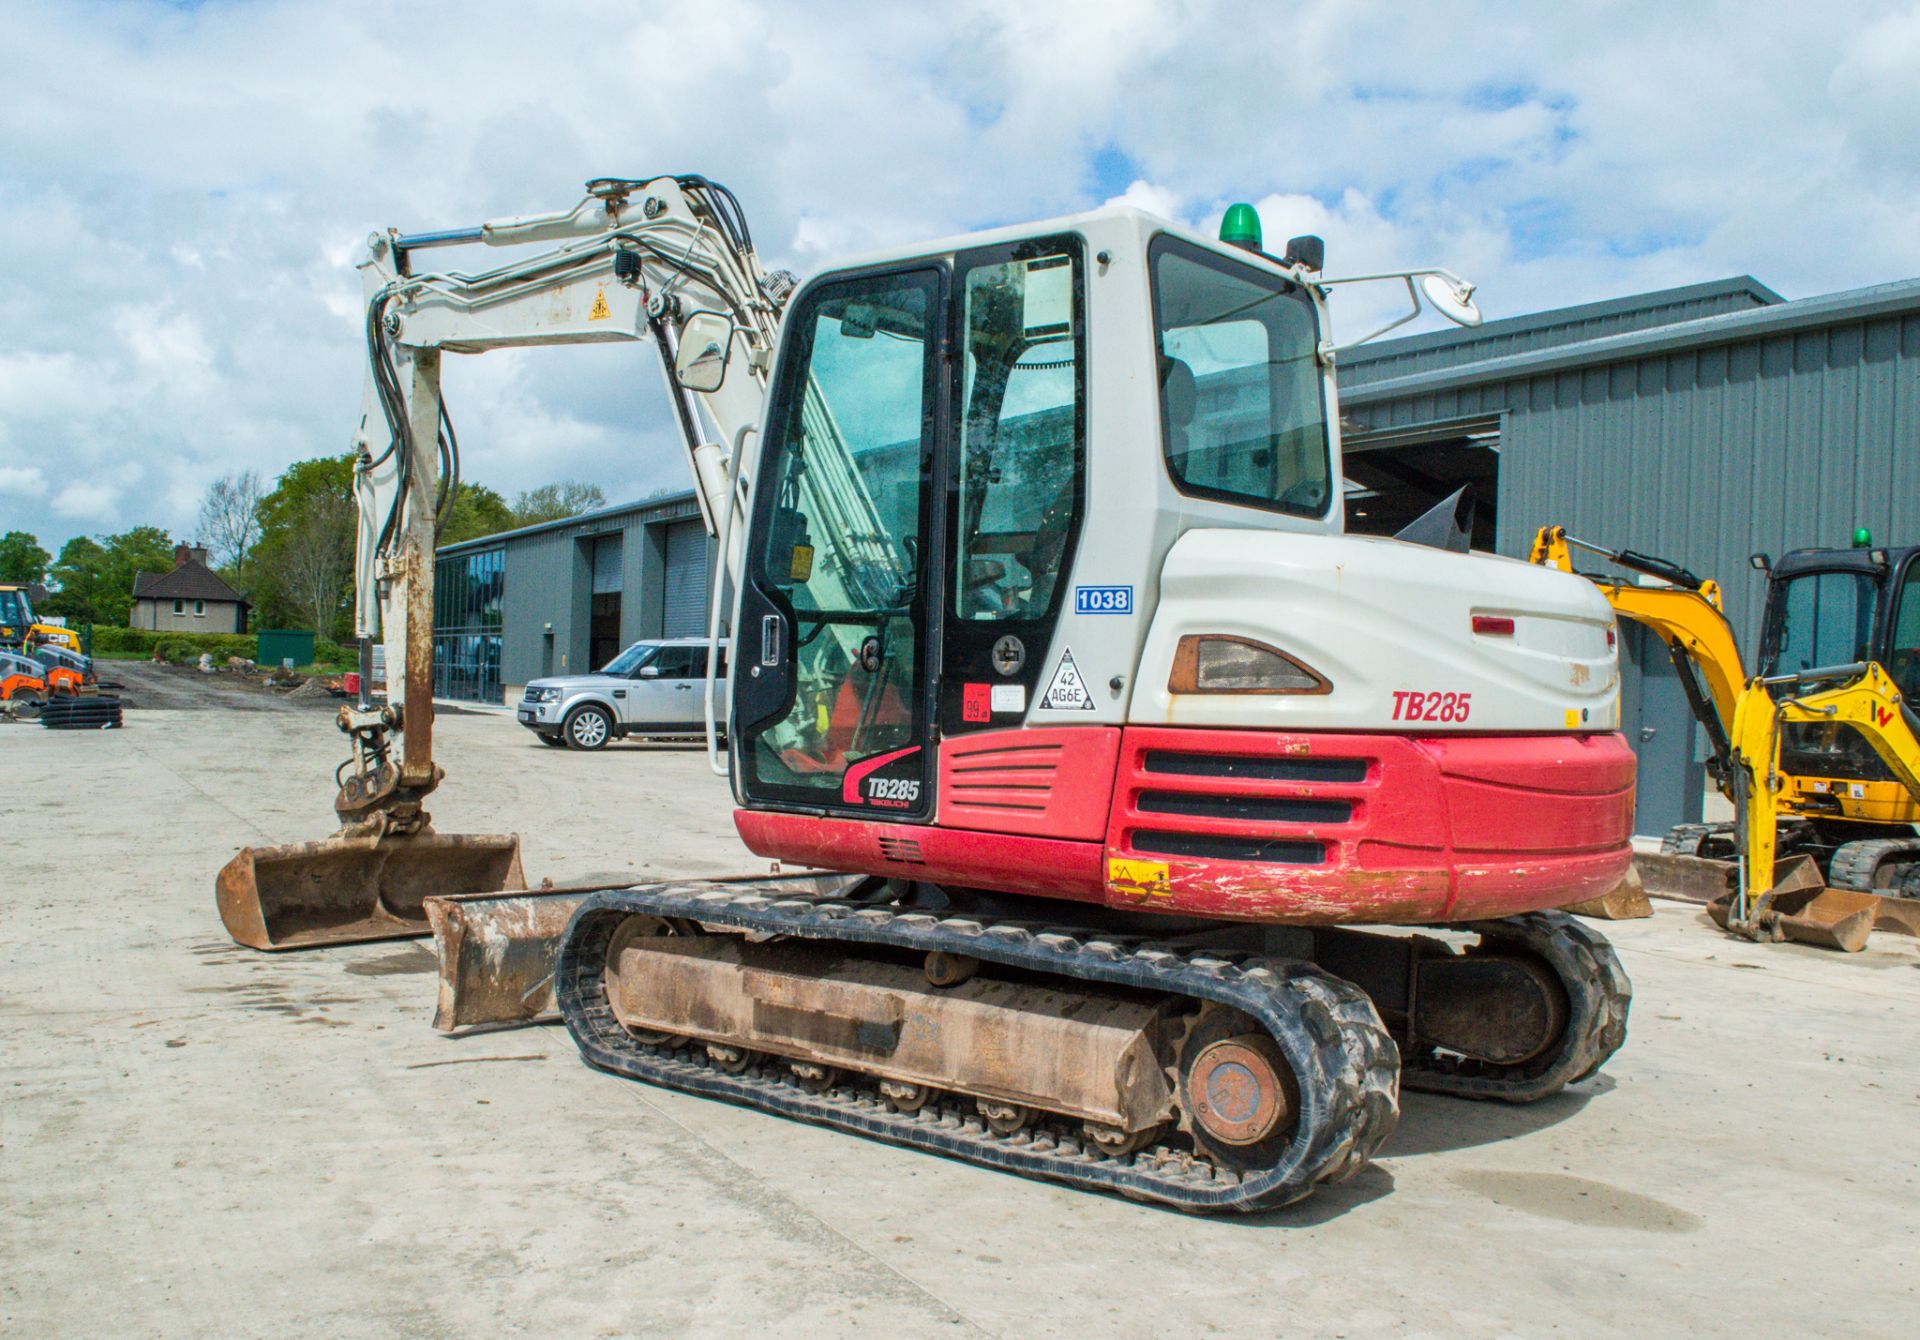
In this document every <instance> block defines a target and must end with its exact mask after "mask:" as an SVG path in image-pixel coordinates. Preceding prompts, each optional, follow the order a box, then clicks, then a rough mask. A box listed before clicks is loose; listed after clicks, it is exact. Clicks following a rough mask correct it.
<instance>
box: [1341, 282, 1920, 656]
mask: <svg viewBox="0 0 1920 1340" xmlns="http://www.w3.org/2000/svg"><path fill="white" fill-rule="evenodd" d="M1483 329H1486V328H1483ZM1468 342H1469V343H1472V341H1468ZM1342 378H1343V385H1342V391H1341V413H1342V417H1343V418H1344V419H1346V420H1347V421H1348V423H1349V425H1350V426H1349V429H1348V432H1349V435H1350V437H1351V438H1352V440H1353V441H1354V442H1355V443H1356V444H1364V443H1365V441H1366V440H1367V438H1368V437H1369V436H1371V435H1374V434H1382V433H1389V432H1390V433H1393V434H1394V435H1395V436H1396V437H1398V438H1400V439H1401V440H1406V439H1408V438H1412V437H1417V436H1418V430H1419V428H1420V426H1421V425H1423V424H1435V425H1438V424H1441V423H1444V422H1446V421H1457V420H1460V419H1470V418H1482V417H1487V416H1494V417H1497V418H1498V420H1499V423H1500V436H1499V442H1500V477H1499V499H1498V529H1497V537H1498V538H1497V541H1496V547H1497V548H1498V549H1499V550H1500V552H1502V553H1507V554H1513V555H1516V556H1524V554H1525V553H1526V549H1527V545H1528V543H1529V541H1530V540H1531V539H1532V536H1533V532H1534V529H1535V528H1536V527H1538V526H1540V525H1544V524H1547V523H1549V522H1560V523H1563V524H1565V525H1566V526H1567V527H1568V529H1569V530H1570V531H1572V532H1573V533H1574V534H1576V535H1579V536H1581V537H1582V538H1585V539H1589V540H1593V541H1595V542H1597V543H1602V544H1605V545H1607V546H1609V547H1612V548H1619V547H1631V548H1634V549H1638V550H1641V551H1643V552H1646V553H1651V554H1657V555H1660V556H1661V557H1664V558H1670V559H1673V560H1675V561H1677V562H1679V563H1682V564H1684V565H1685V566H1687V567H1689V568H1691V569H1692V570H1693V571H1695V572H1697V573H1699V574H1701V575H1702V576H1712V577H1715V578H1717V579H1719V581H1720V582H1721V583H1722V585H1723V587H1724V588H1725V590H1726V595H1727V613H1728V615H1729V617H1730V618H1731V619H1732V621H1733V625H1734V628H1735V631H1736V632H1737V633H1738V634H1739V635H1740V637H1741V639H1742V645H1744V646H1752V645H1754V643H1755V641H1756V640H1757V634H1758V627H1757V623H1758V616H1759V612H1760V604H1761V600H1762V598H1763V596H1764V588H1765V579H1764V577H1763V576H1762V575H1761V574H1759V573H1757V572H1755V571H1753V570H1752V569H1751V568H1750V567H1749V565H1748V561H1747V560H1748V556H1749V555H1750V554H1752V553H1754V552H1756V551H1762V550H1764V551H1766V552H1768V553H1771V554H1779V553H1780V552H1782V551H1784V550H1786V549H1790V548H1797V547H1802V546H1809V545H1845V544H1847V543H1848V542H1849V540H1850V538H1851V536H1852V533H1853V530H1854V528H1855V527H1856V526H1866V527H1868V528H1870V529H1871V530H1872V531H1873V533H1874V536H1875V538H1876V539H1879V540H1882V541H1884V542H1887V543H1896V544H1897V543H1902V542H1905V543H1913V542H1914V541H1916V540H1920V280H1915V281H1910V282H1907V283H1902V284H1891V285H1883V286H1880V287H1878V288H1873V289H1864V290H1859V291H1857V292H1854V293H1842V294H1834V295H1830V296H1828V297H1823V298H1810V299H1806V300H1803V301H1799V302H1792V303H1781V304H1778V305H1775V306H1768V307H1762V308H1757V309H1754V310H1750V311H1747V312H1734V313H1728V314H1723V315H1720V316H1715V317H1709V318H1706V319H1702V320H1693V321H1686V322H1680V323H1675V324H1672V325H1668V326H1664V327H1659V328H1654V329H1650V330H1645V331H1641V332H1636V333H1630V334H1625V335H1617V336H1611V337H1605V338H1601V339H1598V340H1589V341H1584V342H1580V343H1575V344H1570V345H1564V346H1561V347H1558V348H1552V349H1546V350H1542V351H1538V352H1533V353H1528V354H1521V355H1516V356H1511V357H1504V358H1495V359H1489V360H1487V361H1485V362H1473V363H1467V364H1462V365H1458V366H1455V367H1452V368H1443V369H1438V370H1435V371H1431V372H1427V373H1420V374H1414V375H1411V376H1406V377H1398V378H1394V379H1392V380H1388V381H1382V382H1375V383H1371V384H1367V385H1363V386H1359V387H1355V388H1353V389H1351V390H1349V389H1348V388H1347V387H1346V386H1345V385H1344V372H1343V374H1342Z"/></svg>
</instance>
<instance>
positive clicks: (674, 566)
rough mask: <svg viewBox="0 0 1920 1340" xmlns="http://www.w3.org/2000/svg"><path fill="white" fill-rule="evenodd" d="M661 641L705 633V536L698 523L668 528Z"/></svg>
mask: <svg viewBox="0 0 1920 1340" xmlns="http://www.w3.org/2000/svg"><path fill="white" fill-rule="evenodd" d="M660 629H661V635H662V636H663V637H699V636H700V635H701V634H703V633H705V632H706V631H707V532H706V528H705V527H704V526H702V525H701V524H700V523H699V522H698V521H680V522H676V523H675V524H673V525H671V526H668V527H667V594H666V602H665V604H664V606H663V607H662V611H661V617H660Z"/></svg>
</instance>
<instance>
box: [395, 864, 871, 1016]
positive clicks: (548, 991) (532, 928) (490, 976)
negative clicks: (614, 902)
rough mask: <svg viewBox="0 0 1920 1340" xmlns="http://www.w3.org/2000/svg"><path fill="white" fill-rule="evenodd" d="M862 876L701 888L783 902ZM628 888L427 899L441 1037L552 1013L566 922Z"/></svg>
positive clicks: (820, 894) (826, 893) (782, 878)
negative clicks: (593, 901)
mask: <svg viewBox="0 0 1920 1340" xmlns="http://www.w3.org/2000/svg"><path fill="white" fill-rule="evenodd" d="M860 880H861V876H858V875H829V874H820V873H817V872H810V871H799V872H793V871H789V872H788V873H786V874H784V875H731V876H726V877H723V878H720V879H715V880H711V881H702V882H703V883H712V884H714V885H716V886H720V887H725V886H729V885H739V884H745V883H757V884H763V885H765V886H766V888H767V889H768V890H769V892H770V893H772V894H775V895H777V896H781V897H810V898H832V897H841V896H844V895H845V894H846V893H847V892H848V891H850V890H851V889H852V888H853V887H854V886H855V885H857V884H859V883H860ZM632 887H635V886H634V885H631V884H625V883H623V884H587V885H577V886H574V887H571V888H554V887H552V886H551V885H543V886H542V887H541V888H538V889H533V890H529V891H527V892H524V893H512V892H506V893H456V894H435V895H432V896H429V897H428V898H427V899H426V915H427V919H428V921H430V922H431V923H432V925H433V941H434V949H435V951H436V952H437V954H438V956H439V959H440V996H439V1001H438V1003H437V1004H436V1005H435V1007H434V1012H433V1026H434V1028H436V1029H438V1030H439V1031H440V1032H442V1033H453V1032H456V1031H458V1030H460V1029H463V1028H477V1027H482V1026H486V1025H498V1024H527V1023H532V1022H534V1021H535V1020H538V1019H543V1018H546V1017H548V1016H550V1015H552V1014H553V1013H554V1009H555V1007H554V1001H553V967H554V961H555V959H556V958H557V956H558V955H559V952H560V940H561V938H562V937H563V936H564V935H565V934H566V930H567V923H568V922H569V921H571V920H572V919H573V914H574V912H575V911H576V910H577V909H578V908H579V906H580V904H581V903H583V902H585V901H586V900H587V897H588V895H589V894H594V893H599V892H601V891H602V890H604V889H624V888H632Z"/></svg>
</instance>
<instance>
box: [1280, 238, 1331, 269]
mask: <svg viewBox="0 0 1920 1340" xmlns="http://www.w3.org/2000/svg"><path fill="white" fill-rule="evenodd" d="M1280 259H1281V260H1283V261H1285V262H1286V263H1287V264H1288V265H1304V266H1306V267H1307V269H1309V270H1313V271H1316V272H1317V271H1320V270H1324V269H1326V268H1327V244H1326V243H1325V242H1324V241H1323V240H1321V239H1320V238H1317V237H1315V236H1314V235H1313V234H1312V233H1308V234H1306V235H1305V236H1303V237H1290V238H1288V239H1287V251H1286V254H1285V255H1283V256H1282V257H1281V258H1280Z"/></svg>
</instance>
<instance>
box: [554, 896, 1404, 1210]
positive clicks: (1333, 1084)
mask: <svg viewBox="0 0 1920 1340" xmlns="http://www.w3.org/2000/svg"><path fill="white" fill-rule="evenodd" d="M633 915H647V916H655V917H663V918H669V919H685V920H690V921H696V922H701V923H704V924H707V925H717V926H728V927H735V928H739V929H742V930H750V931H759V932H764V933H770V934H775V935H787V936H799V937H804V938H808V939H821V940H833V941H838V942H842V943H852V944H873V945H894V946H898V947H901V948H905V949H910V950H914V951H917V952H928V951H933V950H940V951H944V952H946V953H950V954H964V955H969V956H971V957H973V958H977V959H982V960H986V961H990V962H994V963H1001V964H1006V965H1008V966H1011V967H1016V968H1022V969H1026V970H1029V971H1032V972H1036V973H1044V974H1050V975H1053V976H1056V977H1062V978H1074V979H1078V980H1081V981H1086V982H1101V983H1111V984H1114V985H1117V986H1126V987H1135V988H1139V989H1142V990H1146V991H1152V992H1158V993H1163V994H1166V995H1172V996H1182V997H1189V998H1193V999H1198V1000H1211V1001H1218V1002H1219V1003H1221V1004H1223V1005H1226V1006H1229V1007H1231V1008H1234V1009H1237V1010H1241V1011H1243V1012H1245V1013H1246V1014H1248V1015H1250V1016H1252V1017H1253V1018H1254V1019H1255V1020H1257V1021H1258V1022H1259V1023H1260V1025H1261V1026H1262V1027H1263V1028H1265V1029H1266V1030H1267V1031H1268V1032H1270V1033H1271V1034H1272V1035H1273V1038H1274V1041H1275V1042H1276V1043H1278V1044H1279V1046H1280V1050H1281V1053H1282V1055H1284V1056H1285V1057H1286V1059H1287V1062H1288V1063H1289V1064H1290V1065H1291V1066H1292V1067H1293V1069H1294V1072H1295V1074H1296V1076H1297V1077H1298V1079H1299V1082H1300V1116H1299V1124H1298V1127H1297V1129H1296V1132H1295V1136H1294V1139H1293V1141H1292V1142H1291V1143H1290V1144H1289V1145H1288V1146H1287V1148H1286V1149H1285V1150H1284V1151H1282V1153H1281V1154H1280V1156H1279V1157H1278V1159H1276V1161H1275V1162H1274V1163H1273V1164H1272V1165H1271V1166H1269V1167H1266V1168H1261V1169H1256V1170H1252V1171H1237V1170H1234V1169H1231V1168H1228V1167H1225V1166H1223V1165H1219V1164H1216V1163H1215V1162H1213V1161H1212V1160H1210V1159H1208V1158H1206V1157H1205V1156H1203V1155H1200V1154H1198V1153H1196V1152H1195V1151H1193V1150H1191V1149H1189V1148H1186V1147H1185V1143H1184V1141H1183V1140H1182V1141H1180V1142H1179V1143H1177V1144H1176V1143H1173V1142H1172V1141H1171V1140H1170V1141H1169V1143H1164V1144H1160V1145H1157V1146H1154V1147H1152V1148H1149V1149H1145V1150H1141V1151H1139V1152H1138V1153H1134V1154H1129V1155H1125V1156H1122V1157H1118V1158H1114V1157H1109V1156H1107V1155H1105V1154H1102V1153H1099V1152H1097V1151H1096V1150H1094V1148H1093V1147H1092V1145H1091V1142H1089V1141H1086V1140H1084V1139H1081V1138H1079V1136H1078V1133H1077V1130H1078V1127H1077V1123H1063V1122H1060V1121H1043V1122H1042V1123H1041V1124H1040V1125H1039V1126H1037V1127H1029V1128H1028V1129H1027V1130H1024V1131H1021V1132H1018V1133H1016V1134H1014V1135H1011V1136H997V1135H994V1134H992V1133H991V1132H989V1131H988V1130H987V1129H986V1127H985V1125H984V1123H983V1122H982V1121H981V1119H980V1118H979V1117H978V1116H977V1115H976V1114H974V1113H973V1112H972V1110H971V1107H972V1105H971V1102H970V1101H963V1100H960V1099H958V1098H954V1099H952V1100H949V1101H944V1102H940V1103H935V1104H929V1105H928V1106H927V1107H925V1108H923V1109H921V1110H920V1111H919V1112H917V1113H912V1114H902V1113H897V1112H895V1111H893V1110H892V1108H890V1107H889V1106H888V1105H887V1104H886V1103H885V1101H884V1100H882V1099H881V1098H879V1097H878V1096H876V1095H875V1094H874V1093H873V1092H872V1091H871V1090H870V1089H867V1088H865V1087H863V1086H861V1085H859V1084H857V1083H848V1084H843V1085H841V1086H839V1087H836V1088H833V1089H829V1090H827V1091H826V1092H824V1093H812V1092H809V1091H807V1090H806V1089H804V1088H802V1087H801V1086H800V1085H799V1084H798V1083H797V1082H796V1081H795V1080H793V1079H792V1078H791V1077H790V1076H789V1075H788V1074H787V1072H786V1069H785V1066H784V1065H780V1064H776V1063H762V1064H759V1065H756V1066H755V1067H754V1068H752V1069H749V1070H748V1071H746V1072H745V1073H742V1074H738V1075H729V1074H726V1073H724V1072H722V1071H721V1070H719V1069H718V1068H717V1067H715V1066H713V1065H712V1064H710V1063H709V1062H708V1060H707V1058H706V1055H705V1052H704V1050H703V1049H701V1048H698V1047H693V1048H686V1049H683V1050H669V1049H665V1048H656V1047H651V1046H648V1045H646V1044H644V1043H642V1042H641V1041H639V1040H638V1039H636V1038H634V1037H633V1036H632V1035H631V1034H629V1033H628V1032H627V1030H626V1029H625V1028H624V1027H622V1026H621V1024H620V1022H619V1020H617V1019H616V1018H615V1017H614V1014H613V1010H612V1008H611V1006H610V1005H609V1004H608V1002H607V997H606V983H605V975H606V962H607V945H608V941H609V940H610V938H611V936H612V934H613V932H614V929H615V928H616V927H617V926H618V925H619V924H620V923H621V921H623V920H624V919H625V918H627V917H629V916H633ZM554 994H555V996H556V997H557V999H558V1001H559V1006H560V1012H561V1014H562V1016H563V1017H564V1018H565V1020H566V1024H567V1029H568V1031H569V1032H570V1033H571V1034H572V1035H573V1038H574V1041H575V1043H576V1044H578V1046H579V1048H580V1052H581V1055H582V1056H583V1057H584V1058H585V1059H586V1060H587V1062H588V1064H590V1065H593V1066H597V1067H599V1068H600V1069H602V1070H606V1071H610V1072H611V1073H613V1074H617V1075H622V1076H625V1077H627V1078H630V1079H638V1080H645V1081H647V1082H649V1083H652V1084H659V1085H662V1086H664V1087H667V1088H672V1089H679V1090H682V1091H684V1092H687V1093H694V1094H700V1095H703V1096H706V1097H710V1098H718V1099H722V1100H724V1101H727V1102H732V1103H739V1104H741V1105H743V1106H748V1107H755V1108H759V1109H762V1110H764V1111H768V1112H773V1113H776V1114H778V1115H780V1116H786V1117H792V1118H795V1119H797V1120H800V1121H807V1122H812V1123H815V1124H817V1125H822V1126H831V1127H834V1128H836V1129H839V1130H843V1131H848V1132H851V1133H853V1134H857V1135H865V1136H869V1137H871V1138H873V1139H877V1140H885V1141H888V1142H890V1143H893V1144H899V1145H909V1146H912V1147H914V1148H918V1149H926V1150H930V1151H932V1152H935V1153H939V1154H944V1155H947V1156H948V1157H951V1158H959V1159H965V1160H967V1161H969V1162H973V1163H981V1164H985V1165H987V1166H989V1167H993V1168H999V1169H1003V1170H1005V1171H1007V1172H1014V1173H1020V1174H1023V1175H1025V1176H1029V1177H1039V1178H1046V1179H1049V1180H1053V1181H1058V1182H1065V1183H1069V1184H1072V1185H1075V1186H1080V1187H1086V1188H1090V1189H1094V1190H1101V1191H1109V1192H1115V1193H1118V1194H1120V1195H1123V1196H1128V1197H1132V1198H1134V1199H1138V1200H1145V1201H1152V1202H1157V1203H1159V1204H1163V1205H1169V1206H1174V1207H1177V1208H1179V1209H1183V1210H1192V1211H1198V1212H1203V1213H1214V1212H1220V1211H1239V1212H1249V1211H1255V1210H1265V1209H1271V1208H1273V1207H1275V1206H1279V1205H1285V1204H1287V1203H1288V1202H1290V1201H1294V1200H1298V1199H1300V1198H1301V1197H1302V1196H1305V1195H1307V1194H1308V1193H1309V1192H1311V1191H1312V1190H1313V1189H1314V1188H1315V1187H1316V1186H1318V1185H1320V1184H1321V1183H1325V1182H1336V1181H1340V1180H1342V1179H1344V1178H1346V1177H1349V1176H1351V1175H1353V1174H1354V1173H1355V1172H1357V1171H1359V1170H1360V1169H1361V1168H1362V1167H1364V1166H1365V1165H1366V1162H1367V1160H1368V1159H1369V1158H1370V1157H1371V1156H1372V1154H1373V1153H1374V1151H1375V1150H1377V1149H1378V1148H1379V1147H1380V1144H1381V1142H1383V1141H1384V1140H1385V1139H1386V1138H1387V1136H1388V1135H1390V1134H1392V1132H1393V1128H1394V1125H1395V1124H1396V1122H1398V1120H1399V1053H1398V1050H1397V1049H1396V1048H1395V1046H1394V1043H1393V1040H1392V1039H1391V1038H1390V1037H1389V1036H1388V1035H1387V1032H1386V1030H1385V1029H1384V1028H1383V1027H1382V1026H1381V1023H1380V1018H1379V1015H1378V1014H1377V1013H1376V1012H1375V1011H1374V1008H1373V1004H1372V1002H1371V1001H1370V1000H1368V999H1367V997H1366V995H1365V994H1364V993H1363V992H1362V991H1360V989H1359V988H1357V987H1355V986H1353V985H1352V984H1350V983H1348V982H1345V981H1342V980H1341V979H1339V978H1337V977H1333V976H1331V975H1329V974H1328V973H1326V972H1325V971H1323V970H1322V969H1320V968H1318V967H1316V966H1315V965H1314V964H1311V963H1305V962H1300V961H1296V960H1291V959H1274V958H1265V957H1259V956H1235V955H1230V954H1221V953H1215V952H1211V951H1205V950H1193V951H1186V950H1182V949H1179V948H1177V947H1174V946H1170V945H1164V944H1159V943H1156V942H1152V941H1149V940H1146V939H1143V938H1139V937H1133V936H1125V935H1106V934H1095V933H1088V932H1084V931H1079V930H1060V929H1057V928H1054V927H1050V926H1048V925H1045V924H1043V923H1032V922H1009V921H987V920H977V919H974V918H971V917H961V916H951V917H937V916H934V915H931V914H928V913H923V912H911V911H896V910H891V909H887V908H879V907H869V906H863V905H861V904H857V903H849V902H839V901H816V900H812V899H803V898H792V897H778V898H776V897H768V896H765V895H762V894H756V893H754V892H753V891H752V888H751V886H745V887H743V886H741V885H737V884H735V885H729V886H728V887H726V888H724V889H716V888H714V887H713V886H712V885H705V884H699V883H688V884H662V885H649V886H645V887H643V888H634V889H620V890H611V891H607V892H602V893H597V894H594V895H593V896H592V897H590V898H589V899H587V901H586V902H584V903H583V904H581V906H580V909H579V910H578V911H577V912H576V913H575V914H574V917H573V920H572V922H571V923H569V925H568V927H567V932H566V936H565V939H564V940H563V941H562V944H561V949H560V955H559V962H558V965H557V967H556V970H555V976H554Z"/></svg>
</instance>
